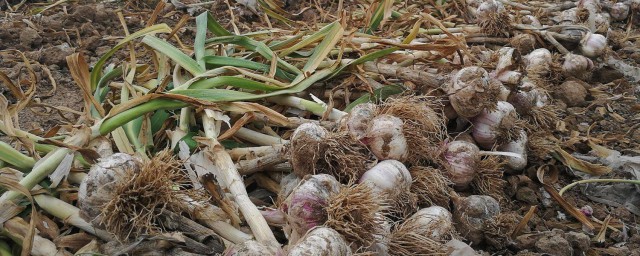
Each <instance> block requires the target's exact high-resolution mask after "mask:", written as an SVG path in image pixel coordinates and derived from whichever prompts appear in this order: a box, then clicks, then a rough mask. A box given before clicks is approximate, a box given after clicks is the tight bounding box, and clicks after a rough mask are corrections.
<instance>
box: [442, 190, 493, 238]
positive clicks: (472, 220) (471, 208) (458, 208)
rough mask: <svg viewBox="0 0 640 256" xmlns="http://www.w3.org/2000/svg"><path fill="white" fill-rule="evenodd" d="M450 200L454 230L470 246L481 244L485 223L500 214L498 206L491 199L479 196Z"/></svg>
mask: <svg viewBox="0 0 640 256" xmlns="http://www.w3.org/2000/svg"><path fill="white" fill-rule="evenodd" d="M451 199H452V201H453V219H454V223H455V227H456V230H458V232H459V233H460V234H461V235H462V236H463V237H464V238H466V239H467V240H469V241H470V242H471V243H472V244H474V245H479V244H481V243H482V242H483V241H484V231H485V229H486V226H487V223H488V222H489V221H492V220H493V217H494V216H496V215H498V214H500V204H499V203H498V201H496V200H495V199H493V197H490V196H481V195H472V196H469V197H459V196H453V197H452V198H451Z"/></svg>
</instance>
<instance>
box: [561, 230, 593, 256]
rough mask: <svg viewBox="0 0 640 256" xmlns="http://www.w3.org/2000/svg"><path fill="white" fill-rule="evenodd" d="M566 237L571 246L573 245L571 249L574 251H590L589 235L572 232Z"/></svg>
mask: <svg viewBox="0 0 640 256" xmlns="http://www.w3.org/2000/svg"><path fill="white" fill-rule="evenodd" d="M565 237H566V238H567V241H568V242H569V244H571V247H573V249H575V250H576V251H578V252H586V251H587V250H589V246H590V245H591V239H589V236H588V235H586V234H584V233H578V232H573V231H571V232H568V233H567V234H566V235H565Z"/></svg>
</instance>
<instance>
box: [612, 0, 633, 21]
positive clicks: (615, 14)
mask: <svg viewBox="0 0 640 256" xmlns="http://www.w3.org/2000/svg"><path fill="white" fill-rule="evenodd" d="M609 15H611V18H612V19H613V20H615V21H623V20H626V19H627V17H629V5H627V4H626V3H615V4H613V6H611V10H610V11H609Z"/></svg>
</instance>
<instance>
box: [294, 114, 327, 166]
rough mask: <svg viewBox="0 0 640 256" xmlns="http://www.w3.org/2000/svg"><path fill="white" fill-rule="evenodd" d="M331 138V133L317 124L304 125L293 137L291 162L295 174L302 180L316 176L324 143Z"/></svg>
mask: <svg viewBox="0 0 640 256" xmlns="http://www.w3.org/2000/svg"><path fill="white" fill-rule="evenodd" d="M328 136H329V131H327V129H325V128H323V127H322V126H320V125H318V124H315V123H304V124H302V125H300V126H298V128H296V130H295V131H294V132H293V134H292V135H291V142H290V143H291V148H290V152H291V154H290V157H289V162H290V163H291V167H292V168H293V173H295V174H296V175H297V176H298V177H300V178H302V177H304V176H305V175H308V174H315V173H316V170H315V167H316V162H317V161H318V159H319V158H320V157H321V156H320V154H319V153H318V152H322V151H323V148H322V147H324V145H323V141H324V140H325V139H326V138H327V137H328Z"/></svg>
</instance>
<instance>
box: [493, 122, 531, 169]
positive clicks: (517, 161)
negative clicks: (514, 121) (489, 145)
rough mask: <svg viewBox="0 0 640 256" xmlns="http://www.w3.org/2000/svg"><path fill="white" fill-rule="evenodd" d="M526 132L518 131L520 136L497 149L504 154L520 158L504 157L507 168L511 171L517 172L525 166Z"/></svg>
mask: <svg viewBox="0 0 640 256" xmlns="http://www.w3.org/2000/svg"><path fill="white" fill-rule="evenodd" d="M527 143H528V137H527V132H525V131H524V129H521V130H520V136H519V138H518V139H516V140H514V141H510V142H508V143H506V144H504V145H502V146H501V147H499V148H498V149H499V150H500V151H504V152H511V153H516V154H519V155H520V156H521V157H513V156H506V159H507V166H508V167H509V168H511V169H512V170H515V171H519V170H522V169H524V168H525V167H526V166H527Z"/></svg>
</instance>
